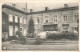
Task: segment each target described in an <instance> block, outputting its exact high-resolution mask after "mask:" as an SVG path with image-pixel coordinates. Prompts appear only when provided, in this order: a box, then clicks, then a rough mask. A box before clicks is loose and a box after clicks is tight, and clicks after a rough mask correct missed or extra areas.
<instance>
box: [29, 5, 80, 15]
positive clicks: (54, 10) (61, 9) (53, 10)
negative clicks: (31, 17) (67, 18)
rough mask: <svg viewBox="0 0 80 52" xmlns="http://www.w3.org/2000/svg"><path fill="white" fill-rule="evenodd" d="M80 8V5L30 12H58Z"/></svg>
mask: <svg viewBox="0 0 80 52" xmlns="http://www.w3.org/2000/svg"><path fill="white" fill-rule="evenodd" d="M76 9H79V7H78V6H74V7H68V8H58V9H52V10H46V11H45V10H44V11H37V12H31V13H28V14H39V13H48V12H57V11H69V10H76Z"/></svg>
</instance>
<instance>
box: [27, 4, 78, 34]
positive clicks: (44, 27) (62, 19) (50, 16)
mask: <svg viewBox="0 0 80 52" xmlns="http://www.w3.org/2000/svg"><path fill="white" fill-rule="evenodd" d="M78 11H79V8H78V6H73V7H68V5H66V4H64V8H58V9H52V10H49V9H48V7H45V10H44V11H38V12H30V13H28V14H27V18H28V20H27V24H28V21H29V18H30V17H32V18H33V20H34V24H35V25H34V27H35V33H40V32H42V31H57V32H76V33H77V32H78V28H79V12H78Z"/></svg>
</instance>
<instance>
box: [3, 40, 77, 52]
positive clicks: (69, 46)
mask: <svg viewBox="0 0 80 52" xmlns="http://www.w3.org/2000/svg"><path fill="white" fill-rule="evenodd" d="M2 45H3V49H5V50H13V51H14V50H45V51H46V50H47V51H50V50H51V51H52V50H53V51H55V50H62V51H78V41H72V42H66V43H63V42H58V43H55V42H53V43H42V44H41V45H22V44H11V43H10V42H3V43H2Z"/></svg>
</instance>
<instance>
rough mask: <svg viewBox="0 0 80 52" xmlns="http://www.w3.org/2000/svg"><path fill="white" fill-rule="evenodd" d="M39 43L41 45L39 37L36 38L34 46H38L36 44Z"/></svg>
mask: <svg viewBox="0 0 80 52" xmlns="http://www.w3.org/2000/svg"><path fill="white" fill-rule="evenodd" d="M41 43H42V39H41V38H40V37H37V38H36V42H35V44H37V45H38V44H41Z"/></svg>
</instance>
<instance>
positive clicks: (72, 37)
mask: <svg viewBox="0 0 80 52" xmlns="http://www.w3.org/2000/svg"><path fill="white" fill-rule="evenodd" d="M46 38H47V39H52V40H59V39H70V40H78V38H79V35H76V34H74V33H48V34H47V37H46Z"/></svg>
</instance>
